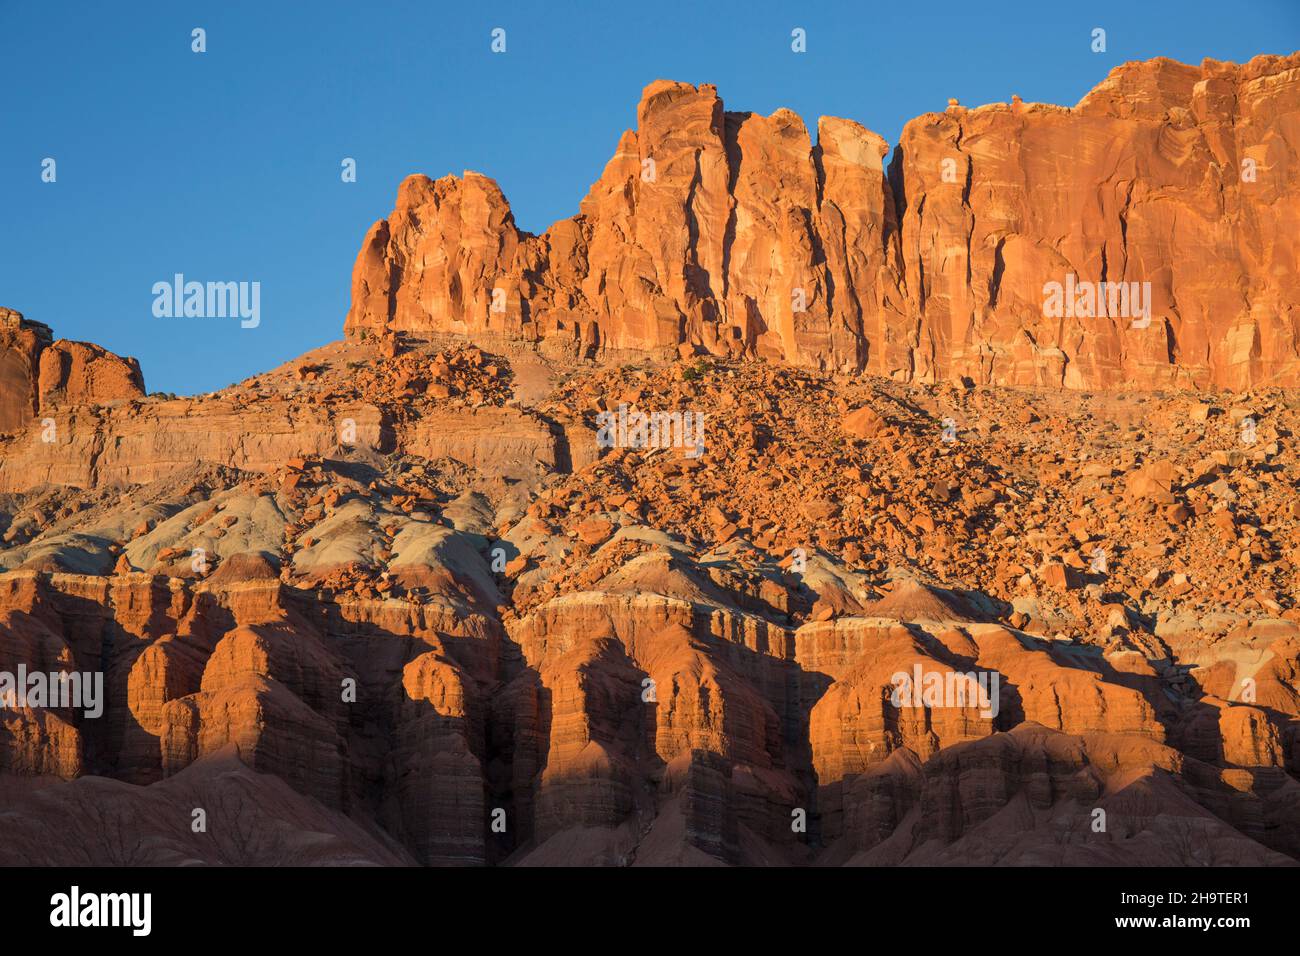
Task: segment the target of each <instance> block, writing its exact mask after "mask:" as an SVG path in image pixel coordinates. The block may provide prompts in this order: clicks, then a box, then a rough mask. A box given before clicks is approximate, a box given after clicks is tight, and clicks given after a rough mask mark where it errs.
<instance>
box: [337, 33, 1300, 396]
mask: <svg viewBox="0 0 1300 956" xmlns="http://www.w3.org/2000/svg"><path fill="white" fill-rule="evenodd" d="M1297 115H1300V54H1293V55H1291V56H1287V57H1277V56H1260V57H1256V58H1255V59H1254V60H1251V61H1250V62H1249V63H1247V64H1245V65H1242V66H1238V65H1235V64H1231V63H1220V62H1217V61H1212V60H1206V61H1205V62H1204V63H1203V64H1202V65H1201V66H1199V67H1192V66H1186V65H1183V64H1180V63H1176V62H1173V61H1170V60H1165V59H1157V60H1152V61H1149V62H1145V63H1129V64H1126V65H1124V66H1121V67H1117V68H1116V69H1115V70H1113V71H1112V73H1111V74H1110V76H1109V77H1107V79H1106V80H1105V81H1104V82H1102V83H1101V84H1100V85H1099V86H1098V87H1097V88H1096V89H1094V90H1093V91H1092V92H1091V93H1089V94H1088V95H1087V96H1085V97H1084V98H1083V100H1081V101H1080V103H1079V104H1078V105H1077V106H1075V107H1074V108H1072V109H1071V108H1065V107H1059V106H1050V105H1045V104H1032V103H1023V102H1021V101H1020V100H1019V98H1016V99H1015V100H1014V101H1013V102H1012V103H1011V104H1009V105H1008V104H993V105H989V106H983V107H979V108H977V109H966V108H963V107H961V106H958V105H955V103H954V105H951V106H949V108H948V109H947V110H945V111H944V112H942V113H928V114H925V115H924V116H920V117H918V118H917V119H915V120H912V121H911V122H910V123H908V124H907V126H906V128H905V129H904V132H903V136H902V142H901V144H900V145H899V148H898V149H897V150H895V152H894V156H893V159H892V161H891V163H890V169H889V175H888V177H886V176H885V175H884V174H883V173H882V169H881V161H882V159H883V157H884V156H885V155H886V154H887V153H888V151H889V147H888V144H887V143H886V142H885V141H884V140H883V139H882V138H881V137H879V136H877V135H876V134H874V133H872V132H870V131H869V130H866V129H864V128H863V127H861V126H859V125H858V124H856V123H854V122H851V121H849V120H843V119H834V118H829V117H823V118H822V119H821V120H820V121H819V122H818V125H817V137H816V142H815V143H814V142H813V141H812V140H811V139H810V136H809V132H808V130H807V129H806V128H805V126H804V124H803V122H802V121H801V120H800V119H799V117H797V116H795V115H794V114H793V113H791V112H789V111H788V110H777V111H776V112H775V113H773V114H772V115H771V116H768V117H764V116H758V115H755V114H752V113H736V112H725V111H724V110H723V106H722V101H721V100H720V99H719V97H718V94H717V91H716V90H715V88H714V87H712V86H708V85H703V86H700V87H694V86H691V85H689V84H685V83H673V82H668V81H662V80H661V81H657V82H655V83H652V84H650V85H649V86H648V87H646V89H645V91H644V93H643V96H642V100H641V103H640V104H639V106H638V108H637V128H636V129H635V130H629V131H627V132H626V133H624V134H623V136H622V138H621V139H620V141H619V144H618V148H617V150H616V152H615V155H614V157H613V159H611V160H610V162H609V164H608V165H607V166H606V168H605V171H604V173H603V174H602V176H601V178H600V179H599V180H598V181H597V182H596V183H595V184H594V185H593V186H592V188H591V190H590V192H589V193H588V195H587V197H586V199H584V200H583V202H582V204H581V207H580V211H579V214H578V215H577V216H574V217H573V218H571V219H566V220H563V221H561V222H559V223H556V224H555V225H554V226H552V227H551V228H550V229H549V230H547V232H546V233H544V234H542V235H540V236H532V235H528V234H526V233H523V232H521V231H520V230H519V229H518V228H517V227H516V226H515V224H514V220H513V218H512V216H511V214H510V209H509V206H508V204H507V203H506V200H505V197H504V196H503V195H502V193H501V191H500V189H499V188H498V187H497V185H496V183H494V182H493V181H492V180H490V179H488V178H486V177H484V176H481V175H479V174H477V173H466V174H465V175H464V177H463V178H457V177H455V176H447V177H443V178H442V179H439V180H436V181H434V180H430V179H428V178H427V177H424V176H412V177H410V178H408V179H407V180H406V181H405V182H403V183H402V185H401V188H400V189H399V191H398V199H397V205H396V208H395V209H394V210H393V212H392V214H391V215H390V216H389V217H388V218H387V219H386V220H381V221H379V222H378V223H376V224H375V225H374V226H373V227H372V228H371V230H370V232H369V234H368V235H367V237H366V239H365V242H364V243H363V246H362V249H361V252H360V254H359V256H358V258H357V263H356V267H355V270H354V272H353V298H352V307H351V310H350V312H349V314H348V318H347V324H346V330H347V333H348V334H349V335H360V334H362V333H365V332H370V333H374V332H381V331H385V330H398V331H407V332H411V333H415V334H417V335H418V334H420V333H429V332H447V331H451V332H463V333H497V334H501V335H504V336H507V337H516V338H523V339H528V340H540V341H542V342H544V343H546V345H547V346H548V347H550V348H556V349H559V350H563V351H565V352H569V353H573V352H576V353H578V354H595V353H601V352H614V351H617V350H634V351H640V352H656V351H675V350H677V349H679V347H683V346H685V347H687V348H691V349H694V350H700V351H706V352H709V353H711V354H714V355H730V356H767V357H770V358H777V359H783V360H785V361H788V362H791V363H795V364H799V365H804V366H811V367H817V368H823V369H834V370H840V369H848V370H861V369H866V370H868V371H870V372H874V373H879V374H883V375H888V376H891V377H894V378H896V379H900V380H907V381H920V382H932V381H943V380H947V379H951V378H957V377H969V378H971V379H973V380H975V381H976V382H980V383H993V384H1041V385H1048V386H1054V387H1062V386H1063V387H1067V388H1079V389H1088V388H1110V387H1132V386H1138V387H1149V388H1154V387H1168V386H1182V387H1187V386H1192V387H1207V386H1219V387H1245V386H1248V385H1252V384H1296V383H1297V382H1300V316H1297V315H1296V311H1295V309H1296V302H1297V299H1298V297H1300V278H1297V275H1298V270H1297V268H1296V263H1297V261H1298V260H1300V250H1298V249H1297V245H1296V240H1295V238H1294V237H1295V234H1296V224H1297V223H1298V222H1300V176H1298V175H1297V165H1296V164H1297V158H1296V157H1297V152H1298V151H1300V132H1298V129H1300V127H1297V123H1296V117H1297ZM1067 275H1073V276H1075V277H1076V278H1077V279H1078V280H1081V281H1087V282H1091V283H1100V282H1110V283H1114V282H1125V283H1139V288H1141V285H1140V284H1141V283H1150V299H1149V302H1147V303H1146V304H1147V305H1149V310H1148V311H1149V318H1150V323H1149V325H1148V324H1145V323H1144V322H1142V321H1141V316H1127V315H1125V316H1100V317H1088V318H1083V317H1072V316H1069V315H1068V314H1067V315H1063V316H1059V317H1058V316H1052V315H1045V314H1044V313H1045V309H1044V298H1045V294H1044V286H1045V285H1046V284H1047V283H1049V282H1059V283H1064V282H1066V277H1067ZM1136 304H1137V303H1136V302H1135V303H1134V305H1136ZM1133 318H1138V319H1139V325H1140V326H1143V325H1144V326H1145V327H1136V328H1135V327H1133V325H1132V321H1133Z"/></svg>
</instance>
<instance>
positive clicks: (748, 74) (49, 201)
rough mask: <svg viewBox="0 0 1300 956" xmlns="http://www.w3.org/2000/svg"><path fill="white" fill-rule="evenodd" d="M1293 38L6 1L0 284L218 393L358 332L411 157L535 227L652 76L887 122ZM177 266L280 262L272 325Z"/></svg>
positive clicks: (876, 126)
mask: <svg viewBox="0 0 1300 956" xmlns="http://www.w3.org/2000/svg"><path fill="white" fill-rule="evenodd" d="M1098 26H1099V27H1103V28H1105V29H1106V31H1107V47H1108V49H1107V52H1106V53H1104V54H1096V53H1093V52H1091V50H1090V48H1089V44H1090V32H1091V30H1092V29H1093V28H1094V27H1098ZM194 27H203V28H205V29H206V30H207V43H208V51H207V52H206V53H204V54H201V55H200V54H195V53H192V52H191V50H190V44H191V39H190V31H191V30H192V29H193V28H194ZM494 27H502V28H504V29H505V30H506V31H507V33H506V43H507V52H506V53H505V54H504V55H495V54H493V53H492V52H491V51H490V48H489V45H490V32H491V30H492V29H493V28H494ZM795 27H803V28H804V29H805V30H806V31H807V36H808V52H807V53H805V54H802V55H797V54H794V53H792V52H791V51H790V31H791V30H792V29H793V28H795ZM1297 48H1300V2H1298V0H1233V2H1221V0H1220V2H1204V0H1177V2H1166V0H1141V2H1138V0H1123V2H1109V0H1089V2H1087V3H1083V2H1074V0H1029V2H990V0H986V2H981V3H970V2H969V0H967V2H954V3H949V2H941V0H914V2H910V3H903V4H892V5H891V4H867V3H864V2H860V0H858V2H845V3H828V4H819V5H815V9H809V5H808V4H805V3H771V2H764V0H747V2H743V3H740V2H710V0H695V2H689V3H688V2H672V0H653V2H650V3H641V2H635V0H632V2H618V3H617V4H615V3H600V4H597V3H590V4H576V3H565V2H559V0H557V2H545V3H529V4H523V3H519V4H501V3H490V2H482V3H451V4H444V3H434V2H429V0H425V2H383V0H374V2H362V0H351V2H333V0H316V2H312V3H306V2H290V0H220V2H217V0H213V2H207V3H199V2H186V0H158V2H152V0H131V2H128V3H107V2H102V0H87V2H82V3H65V2H59V0H41V2H20V0H0V63H2V64H3V66H4V78H3V81H2V82H0V212H2V215H0V221H2V224H3V228H0V305H5V306H9V307H11V308H16V309H18V310H19V311H21V312H24V313H25V314H26V315H27V316H28V317H30V318H33V319H36V320H39V321H43V322H45V323H47V324H49V325H51V326H52V327H53V328H54V331H55V334H56V335H57V336H62V337H65V338H72V339H83V340H90V341H94V342H98V343H100V344H102V345H104V346H105V347H106V348H110V349H112V350H114V351H116V352H120V353H123V354H127V355H134V356H136V357H137V358H139V359H140V361H141V364H142V365H143V368H144V374H145V382H146V385H147V387H148V388H149V389H150V390H152V391H158V390H162V391H174V392H179V393H194V392H200V391H207V390H211V389H215V388H221V387H223V386H225V385H228V384H230V383H231V382H234V381H238V380H240V379H242V378H244V377H245V376H247V375H249V374H252V373H254V372H258V371H261V370H263V369H266V368H270V367H272V366H273V365H276V364H279V363H280V362H283V361H285V360H287V359H289V358H292V357H294V356H296V355H298V354H300V353H302V352H304V351H307V350H308V349H311V348H314V347H316V346H318V345H321V344H323V343H325V342H328V341H330V340H332V339H336V338H339V337H341V334H342V326H343V318H344V315H345V314H346V312H347V307H348V294H349V281H350V277H351V270H352V263H353V260H354V258H355V255H356V252H357V249H358V246H359V245H360V242H361V238H362V236H363V235H364V233H365V231H366V229H367V227H369V225H370V224H371V223H372V222H373V221H374V220H376V219H378V218H381V217H383V216H386V215H387V214H388V212H389V210H391V209H392V205H393V199H394V195H395V192H396V188H397V184H398V182H399V181H400V180H401V179H402V178H403V177H404V176H406V175H408V174H410V173H415V172H422V173H427V174H429V175H430V176H434V177H437V176H441V175H445V174H447V173H451V172H454V173H460V172H461V171H462V170H465V169H476V170H478V171H480V172H483V173H485V174H487V175H489V176H492V177H494V178H495V179H497V181H498V182H500V183H501V186H502V188H503V189H504V190H505V193H506V196H507V198H508V199H509V200H510V202H511V205H512V207H513V209H514V211H515V217H516V220H517V221H518V222H519V224H520V225H521V226H522V227H523V228H525V229H528V230H531V231H534V232H538V231H541V230H543V229H545V228H546V227H547V226H548V225H550V223H552V222H553V221H555V220H556V219H560V218H563V217H566V216H569V215H572V214H573V213H575V212H576V211H577V204H578V201H579V199H580V198H581V197H582V196H583V194H584V193H585V192H586V190H587V187H588V185H589V184H590V183H591V181H592V180H593V179H594V178H595V177H596V176H597V175H599V173H600V170H601V169H602V168H603V166H604V164H605V162H606V160H607V159H608V158H609V156H610V155H611V153H612V152H613V149H614V145H615V143H616V142H617V140H618V136H619V133H620V132H621V131H622V130H624V129H626V128H628V127H630V126H633V125H634V124H635V105H636V102H637V99H638V96H639V94H640V91H641V88H642V87H643V86H644V85H645V84H646V83H648V82H650V81H651V80H654V79H656V78H661V77H663V78H669V79H677V80H687V81H690V82H693V83H703V82H710V83H715V84H717V86H718V89H719V91H720V93H721V94H722V96H723V99H724V101H725V102H726V104H727V108H728V109H734V110H753V111H757V112H761V113H769V112H771V111H772V110H774V109H776V108H777V107H780V106H786V107H789V108H791V109H793V110H795V111H796V112H798V113H799V114H800V115H802V116H803V117H804V119H805V120H806V121H808V122H809V125H810V126H811V125H812V123H813V122H815V119H816V117H818V116H820V115H823V114H829V115H836V116H846V117H850V118H853V119H855V120H858V121H859V122H861V123H863V124H864V125H866V126H867V127H869V128H871V129H873V130H875V131H877V132H879V133H880V134H881V135H883V136H885V137H886V138H887V139H888V140H889V141H890V143H891V144H892V143H896V142H897V141H898V136H899V132H900V131H901V129H902V127H903V124H904V123H905V122H906V121H907V120H908V119H910V118H911V117H913V116H916V115H917V114H920V113H923V112H926V111H929V110H939V109H943V108H944V106H945V105H946V102H947V99H948V97H950V96H955V97H957V98H958V99H960V100H961V101H962V103H963V104H966V105H969V106H974V105H978V104H981V103H987V102H1002V101H1007V100H1009V99H1010V97H1011V94H1012V93H1019V94H1020V95H1021V96H1022V97H1024V98H1025V99H1026V100H1038V101H1045V102H1056V103H1062V104H1066V105H1073V104H1074V103H1076V102H1077V101H1078V100H1079V98H1080V97H1081V96H1082V95H1083V94H1084V93H1085V92H1086V91H1087V90H1088V89H1090V88H1091V87H1092V86H1093V85H1095V84H1096V83H1097V82H1099V81H1100V80H1101V79H1102V78H1103V77H1104V76H1105V75H1106V73H1107V72H1108V71H1109V70H1110V68H1111V67H1113V66H1115V65H1116V64H1119V63H1121V62H1124V61H1125V60H1131V59H1146V58H1149V57H1153V56H1169V57H1173V58H1175V59H1179V60H1183V61H1187V62H1192V63H1199V62H1200V61H1201V59H1202V58H1204V57H1207V56H1210V57H1215V58H1218V59H1226V60H1235V61H1243V60H1246V59H1248V58H1250V57H1251V56H1253V55H1255V54H1257V53H1289V52H1292V51H1294V50H1295V49H1297ZM349 156H350V157H354V158H355V159H356V160H357V166H358V170H357V171H358V181H357V182H356V183H351V184H345V183H343V182H341V181H340V176H339V173H340V163H341V161H342V159H343V158H344V157H349ZM45 157H53V158H55V159H56V161H57V164H58V166H57V175H58V180H57V182H56V183H53V184H47V183H42V182H41V179H40V173H41V162H42V160H43V159H44V158H45ZM176 272H182V273H184V274H185V275H186V276H187V277H188V278H193V279H199V280H203V281H206V280H244V281H258V282H260V283H261V312H262V320H261V325H260V327H259V328H257V329H241V328H240V327H239V323H238V321H237V320H236V321H232V320H222V319H188V320H187V319H159V318H155V317H154V316H153V314H152V311H151V307H152V304H153V297H152V294H151V291H150V290H151V287H152V286H153V284H154V283H155V282H159V281H169V280H170V278H171V276H172V275H173V274H174V273H176Z"/></svg>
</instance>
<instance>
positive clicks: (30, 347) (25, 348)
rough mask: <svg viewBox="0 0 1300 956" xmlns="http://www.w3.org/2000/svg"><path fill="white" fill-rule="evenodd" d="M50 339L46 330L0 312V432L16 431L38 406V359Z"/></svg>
mask: <svg viewBox="0 0 1300 956" xmlns="http://www.w3.org/2000/svg"><path fill="white" fill-rule="evenodd" d="M53 340H54V337H53V336H52V335H51V334H50V327H49V326H48V325H42V324H41V323H39V322H28V321H27V320H26V319H24V318H23V317H22V315H21V314H20V313H18V312H15V311H14V310H13V309H0V432H11V431H16V430H17V429H18V428H20V427H22V426H23V425H25V424H27V422H29V421H30V420H31V419H32V417H33V416H34V415H35V414H36V410H37V409H38V408H39V407H40V401H39V396H40V389H39V388H38V382H39V380H40V356H41V352H42V351H44V350H45V348H47V347H48V346H49V345H50V343H51V342H53Z"/></svg>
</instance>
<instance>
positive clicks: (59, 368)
mask: <svg viewBox="0 0 1300 956" xmlns="http://www.w3.org/2000/svg"><path fill="white" fill-rule="evenodd" d="M143 395H144V377H143V376H142V375H141V373H140V366H139V363H137V362H136V360H135V359H133V358H122V357H120V356H117V355H114V354H113V353H112V352H109V351H106V350H104V349H102V348H100V347H99V346H98V345H92V344H90V343H87V342H69V341H66V340H64V339H59V340H58V341H57V342H55V341H53V336H52V335H51V333H50V329H49V326H46V325H43V324H41V323H40V322H29V321H28V320H26V319H24V318H23V317H22V315H21V314H20V313H18V312H15V311H14V310H12V309H0V433H4V432H13V431H17V430H18V429H20V428H22V427H23V426H24V425H26V424H27V423H28V422H29V421H31V420H32V419H33V418H34V417H36V415H37V413H38V412H40V411H43V410H48V409H51V408H53V407H55V406H56V405H62V404H100V403H107V402H112V401H116V400H118V399H130V398H139V397H142V396H143Z"/></svg>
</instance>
